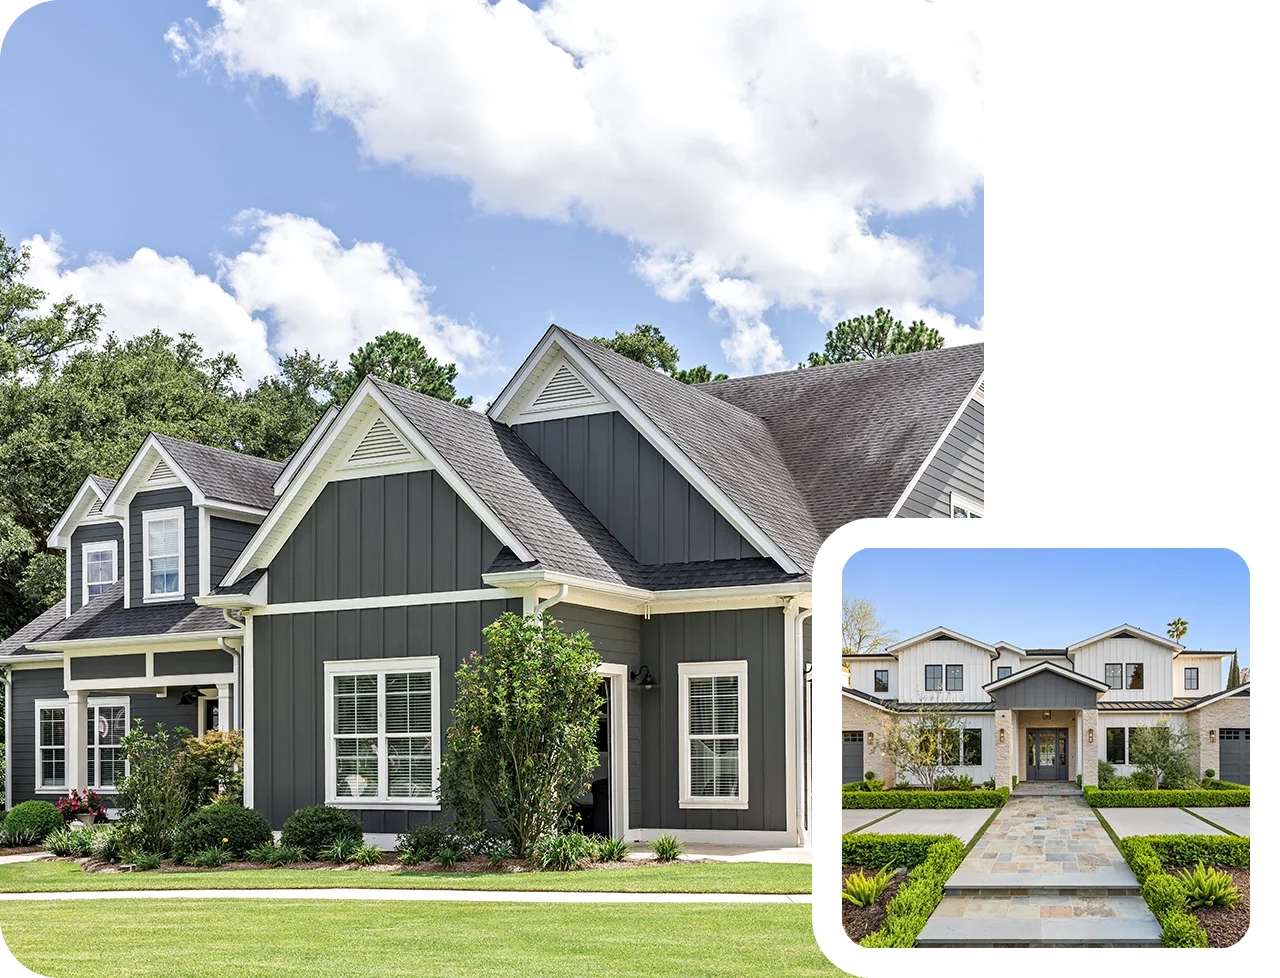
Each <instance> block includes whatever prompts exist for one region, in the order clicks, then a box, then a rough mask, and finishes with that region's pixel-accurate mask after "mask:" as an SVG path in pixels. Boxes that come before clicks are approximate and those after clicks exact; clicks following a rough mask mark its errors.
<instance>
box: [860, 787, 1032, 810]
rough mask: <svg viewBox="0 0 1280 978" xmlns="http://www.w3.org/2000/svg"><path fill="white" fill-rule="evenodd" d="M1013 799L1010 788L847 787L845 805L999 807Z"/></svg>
mask: <svg viewBox="0 0 1280 978" xmlns="http://www.w3.org/2000/svg"><path fill="white" fill-rule="evenodd" d="M1008 800H1009V789H1008V788H997V789H996V790H995V791H893V790H890V791H880V792H876V793H874V794H871V793H868V792H857V791H846V792H844V795H843V798H842V799H841V803H842V804H843V806H844V807H845V808H999V807H1000V806H1001V805H1003V804H1004V803H1005V802H1006V801H1008Z"/></svg>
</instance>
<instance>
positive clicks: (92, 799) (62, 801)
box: [54, 788, 107, 822]
mask: <svg viewBox="0 0 1280 978" xmlns="http://www.w3.org/2000/svg"><path fill="white" fill-rule="evenodd" d="M54 805H55V807H56V808H57V809H58V814H59V815H61V816H62V818H63V820H64V821H68V822H69V821H71V819H73V818H75V817H76V816H77V815H95V816H99V815H106V814H107V806H106V805H104V804H103V803H102V799H101V798H99V797H98V793H97V792H96V791H79V790H77V789H75V788H72V789H71V794H69V795H67V796H66V797H64V798H59V799H58V800H57V801H56V802H54Z"/></svg>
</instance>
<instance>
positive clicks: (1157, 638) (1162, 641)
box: [1067, 625, 1182, 654]
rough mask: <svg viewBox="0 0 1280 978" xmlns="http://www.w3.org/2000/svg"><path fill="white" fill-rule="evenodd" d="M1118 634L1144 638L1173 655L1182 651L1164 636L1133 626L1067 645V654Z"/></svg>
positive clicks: (1121, 627)
mask: <svg viewBox="0 0 1280 978" xmlns="http://www.w3.org/2000/svg"><path fill="white" fill-rule="evenodd" d="M1120 632H1132V633H1133V634H1134V635H1137V636H1139V637H1141V638H1145V639H1146V640H1147V641H1149V642H1155V643H1156V644H1157V645H1163V646H1164V647H1165V648H1169V649H1173V650H1174V651H1175V654H1176V653H1177V652H1181V651H1182V646H1181V645H1179V644H1178V643H1177V642H1175V641H1173V639H1171V638H1168V637H1166V636H1164V635H1155V634H1153V633H1152V632H1148V631H1143V630H1142V629H1141V628H1137V627H1136V626H1134V625H1117V626H1116V627H1115V628H1108V629H1107V630H1106V631H1105V632H1100V633H1099V634H1097V635H1094V636H1093V637H1092V638H1086V639H1083V640H1082V641H1079V642H1075V643H1073V644H1071V645H1068V646H1067V652H1069V653H1070V652H1074V651H1076V650H1077V649H1082V648H1084V647H1085V646H1086V645H1092V644H1093V643H1094V642H1100V641H1102V640H1103V639H1104V638H1111V636H1113V635H1118V634H1119V633H1120Z"/></svg>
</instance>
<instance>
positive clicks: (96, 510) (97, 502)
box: [85, 496, 102, 517]
mask: <svg viewBox="0 0 1280 978" xmlns="http://www.w3.org/2000/svg"><path fill="white" fill-rule="evenodd" d="M101 515H102V500H101V499H98V498H97V497H96V496H95V497H94V500H93V505H92V506H90V507H89V512H88V513H86V514H85V516H86V517H90V516H101Z"/></svg>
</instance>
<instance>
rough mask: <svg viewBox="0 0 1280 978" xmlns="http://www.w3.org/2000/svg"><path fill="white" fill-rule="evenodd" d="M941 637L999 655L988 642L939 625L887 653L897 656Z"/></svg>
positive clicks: (890, 649) (888, 649) (889, 649)
mask: <svg viewBox="0 0 1280 978" xmlns="http://www.w3.org/2000/svg"><path fill="white" fill-rule="evenodd" d="M939 635H949V636H950V637H951V638H953V639H956V640H957V641H960V642H968V643H969V644H970V645H976V646H977V647H978V648H980V649H985V650H986V651H987V652H990V653H991V654H992V655H993V656H995V655H998V654H999V653H998V652H997V651H996V647H995V646H994V645H988V644H987V643H986V642H980V641H978V640H977V639H976V638H970V637H969V636H968V635H962V634H960V632H957V631H956V630H955V629H954V628H946V627H944V626H942V625H939V626H938V627H937V628H931V629H929V630H928V631H927V632H921V633H920V634H919V635H913V636H912V637H911V638H904V639H903V640H902V641H901V642H898V643H896V644H894V645H890V646H889V647H888V648H887V649H885V651H886V652H889V653H891V654H893V655H897V654H898V652H899V650H901V649H905V648H909V647H911V646H912V645H919V644H920V643H921V642H929V641H932V640H933V639H935V638H937V637H938V636H939Z"/></svg>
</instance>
